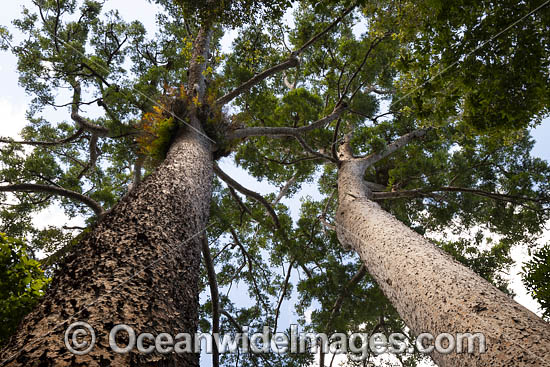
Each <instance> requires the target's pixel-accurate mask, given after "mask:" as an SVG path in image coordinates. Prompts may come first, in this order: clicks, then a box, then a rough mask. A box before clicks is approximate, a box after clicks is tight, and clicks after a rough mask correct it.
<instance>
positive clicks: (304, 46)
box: [294, 3, 357, 55]
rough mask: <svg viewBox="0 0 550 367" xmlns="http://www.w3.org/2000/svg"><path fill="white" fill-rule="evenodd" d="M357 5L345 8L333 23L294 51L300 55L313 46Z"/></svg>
mask: <svg viewBox="0 0 550 367" xmlns="http://www.w3.org/2000/svg"><path fill="white" fill-rule="evenodd" d="M356 6H357V4H356V3H354V4H352V5H351V6H349V7H348V8H346V9H345V10H344V12H343V13H342V15H340V16H339V17H338V18H336V19H335V20H334V21H333V22H332V23H330V24H329V26H328V27H327V28H325V29H324V30H323V31H322V32H320V33H318V34H316V35H315V36H313V37H312V38H311V39H310V40H309V41H307V42H306V43H304V45H303V46H302V47H300V48H299V49H298V50H296V51H294V53H295V54H296V55H300V54H301V53H303V52H304V51H305V50H306V49H307V48H308V47H309V46H311V45H312V44H314V43H315V42H317V40H318V39H319V38H321V37H323V36H324V35H325V34H327V33H328V32H330V31H331V30H332V28H334V27H336V26H337V25H338V23H340V22H341V21H342V19H344V18H345V17H346V15H348V14H349V13H351V12H352V11H353V9H355V7H356Z"/></svg>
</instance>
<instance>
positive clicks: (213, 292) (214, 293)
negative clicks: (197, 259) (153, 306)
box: [202, 236, 220, 367]
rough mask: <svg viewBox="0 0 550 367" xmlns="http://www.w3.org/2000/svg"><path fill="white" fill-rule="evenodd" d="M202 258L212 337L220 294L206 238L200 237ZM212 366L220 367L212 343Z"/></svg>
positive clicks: (217, 330)
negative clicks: (210, 309) (209, 300)
mask: <svg viewBox="0 0 550 367" xmlns="http://www.w3.org/2000/svg"><path fill="white" fill-rule="evenodd" d="M202 256H203V258H204V263H205V265H206V272H207V274H208V284H209V286H210V297H211V298H212V335H216V334H219V333H220V293H219V291H218V281H217V280H216V269H215V268H214V262H213V260H212V255H211V254H210V247H209V246H208V239H207V238H206V236H203V237H202ZM212 366H213V367H219V366H220V351H219V350H218V346H217V344H216V343H214V349H213V353H212Z"/></svg>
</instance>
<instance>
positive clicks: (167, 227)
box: [0, 131, 213, 367]
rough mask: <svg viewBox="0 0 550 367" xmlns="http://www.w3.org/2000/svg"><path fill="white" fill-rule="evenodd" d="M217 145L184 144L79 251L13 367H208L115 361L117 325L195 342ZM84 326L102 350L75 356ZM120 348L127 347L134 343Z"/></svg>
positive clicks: (19, 339)
mask: <svg viewBox="0 0 550 367" xmlns="http://www.w3.org/2000/svg"><path fill="white" fill-rule="evenodd" d="M212 176H213V170H212V155H211V152H210V145H209V143H208V142H206V140H205V139H204V137H202V136H200V135H199V134H196V133H195V132H191V131H189V132H186V133H184V134H182V135H180V136H179V137H178V138H177V139H176V141H175V142H174V144H173V145H172V147H171V149H170V151H169V153H168V156H167V158H166V160H165V161H164V162H163V163H162V164H161V165H160V166H159V167H158V168H157V170H156V171H155V172H154V173H153V174H152V175H151V176H150V177H148V178H147V179H145V180H144V181H143V182H142V183H141V184H140V185H139V186H138V187H137V188H135V190H132V191H131V192H130V193H129V194H128V195H127V196H126V197H124V198H123V199H122V200H121V202H120V203H119V204H117V205H116V206H115V207H114V208H113V209H112V210H111V211H110V212H109V213H107V214H106V215H105V217H104V218H103V219H102V220H101V221H100V222H99V223H98V224H97V225H96V226H95V227H94V228H93V229H92V230H91V232H90V233H89V234H88V235H86V236H85V237H84V239H83V240H82V241H81V242H80V243H79V244H78V245H77V246H75V247H74V250H73V252H72V253H71V254H70V255H69V256H68V258H67V259H66V261H64V262H63V264H62V265H61V267H60V270H59V272H58V274H57V275H56V276H55V277H54V280H53V284H52V285H51V287H50V289H49V290H48V292H47V294H46V296H45V297H44V298H43V300H42V302H41V303H40V304H39V306H38V307H37V308H36V309H35V310H34V311H33V312H32V313H31V314H29V315H28V316H27V317H26V318H25V319H24V320H23V322H22V323H21V325H20V326H19V328H18V330H17V332H16V334H15V335H14V337H12V339H11V340H10V342H9V344H8V345H7V347H6V348H4V350H3V351H2V353H1V359H0V365H6V366H21V367H30V366H75V365H78V366H176V365H177V366H198V365H199V356H198V355H197V354H191V353H189V354H185V353H184V354H175V353H172V354H159V353H156V352H154V353H152V354H142V353H139V352H137V351H135V350H134V351H132V352H130V353H127V354H117V353H114V352H113V351H112V350H111V348H110V347H109V341H108V339H109V338H108V336H109V332H110V330H111V328H112V327H113V326H114V325H117V324H127V325H129V326H130V327H132V328H133V329H134V330H135V332H136V335H138V334H140V333H144V332H150V333H152V334H153V335H155V336H156V335H158V334H160V333H163V332H166V333H170V334H172V335H173V336H175V335H176V334H177V333H191V334H192V333H195V332H196V329H197V322H198V276H199V265H200V256H201V237H202V236H203V235H204V229H205V226H206V223H207V222H208V213H209V206H210V198H211V194H212V193H211V191H212V187H211V184H212V182H211V181H212ZM75 321H84V322H87V323H89V324H90V325H91V326H92V327H93V328H94V329H95V332H96V335H97V342H96V346H95V347H94V348H93V350H92V351H91V352H90V353H89V354H87V355H83V356H76V355H73V354H72V353H70V352H69V350H68V349H67V348H66V347H65V344H64V333H65V330H66V329H67V327H68V325H70V324H71V323H73V322H75ZM119 335H121V338H120V339H118V340H117V341H118V344H119V345H120V346H121V347H124V346H125V345H126V343H127V337H126V336H127V334H126V333H124V332H121V333H120V334H119Z"/></svg>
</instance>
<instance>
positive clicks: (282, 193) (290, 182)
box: [271, 173, 298, 206]
mask: <svg viewBox="0 0 550 367" xmlns="http://www.w3.org/2000/svg"><path fill="white" fill-rule="evenodd" d="M297 178H298V174H297V173H296V174H294V175H293V176H292V177H291V178H290V180H288V181H287V183H286V184H285V185H284V186H283V187H282V188H281V191H279V195H277V197H276V198H275V200H274V201H273V202H272V203H271V205H273V206H275V205H277V204H279V202H280V201H281V199H282V198H284V197H285V195H286V194H287V192H288V190H289V189H290V187H291V186H292V185H294V183H296V179H297Z"/></svg>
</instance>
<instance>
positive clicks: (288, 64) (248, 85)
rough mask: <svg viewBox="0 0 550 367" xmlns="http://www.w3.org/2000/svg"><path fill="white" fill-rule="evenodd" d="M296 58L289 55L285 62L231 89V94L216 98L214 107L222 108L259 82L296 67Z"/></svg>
mask: <svg viewBox="0 0 550 367" xmlns="http://www.w3.org/2000/svg"><path fill="white" fill-rule="evenodd" d="M298 63H299V61H298V58H297V57H296V56H295V55H291V56H290V57H289V58H288V59H287V60H286V61H284V62H282V63H280V64H279V65H275V66H273V67H271V68H269V69H267V70H265V71H263V72H261V73H260V74H257V75H255V76H253V77H252V78H250V79H249V80H247V81H246V82H244V83H243V84H241V85H239V86H238V87H237V88H235V89H233V90H232V91H231V92H229V93H227V94H226V95H224V96H222V97H220V98H218V99H217V100H216V105H218V106H220V107H221V106H223V105H225V104H227V103H229V102H231V101H232V100H233V99H234V98H235V97H237V96H239V95H240V94H242V93H243V92H245V91H247V90H249V89H250V88H252V87H253V86H255V85H256V84H258V83H260V82H261V81H263V80H265V79H267V78H269V77H270V76H272V75H273V74H276V73H278V72H280V71H283V70H286V69H289V68H291V67H294V66H298Z"/></svg>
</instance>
